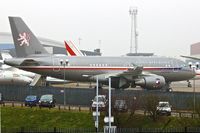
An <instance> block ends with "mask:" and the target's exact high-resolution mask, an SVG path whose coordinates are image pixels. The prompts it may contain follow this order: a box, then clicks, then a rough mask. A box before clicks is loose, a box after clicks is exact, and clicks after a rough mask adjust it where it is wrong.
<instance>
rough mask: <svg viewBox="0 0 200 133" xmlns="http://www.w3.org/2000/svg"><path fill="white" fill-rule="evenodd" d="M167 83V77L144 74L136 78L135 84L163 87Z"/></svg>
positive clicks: (146, 86)
mask: <svg viewBox="0 0 200 133" xmlns="http://www.w3.org/2000/svg"><path fill="white" fill-rule="evenodd" d="M165 84H166V83H165V78H164V77H162V76H158V75H151V76H144V77H142V78H139V79H136V80H135V85H138V86H141V87H143V88H146V89H161V88H162V87H164V86H165Z"/></svg>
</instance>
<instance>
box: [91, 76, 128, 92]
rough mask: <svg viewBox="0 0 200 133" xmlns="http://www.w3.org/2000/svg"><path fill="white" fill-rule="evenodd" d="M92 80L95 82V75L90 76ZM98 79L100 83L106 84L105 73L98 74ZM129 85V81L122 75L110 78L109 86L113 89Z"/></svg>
mask: <svg viewBox="0 0 200 133" xmlns="http://www.w3.org/2000/svg"><path fill="white" fill-rule="evenodd" d="M90 79H91V80H92V81H94V82H96V80H97V77H96V76H95V77H92V78H90ZM98 80H99V82H100V83H102V84H105V85H108V84H109V82H108V78H107V77H106V76H105V75H99V76H98ZM129 86H130V82H129V81H128V80H127V79H125V78H122V77H112V78H111V87H112V88H115V89H125V88H128V87H129Z"/></svg>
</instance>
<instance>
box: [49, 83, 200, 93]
mask: <svg viewBox="0 0 200 133" xmlns="http://www.w3.org/2000/svg"><path fill="white" fill-rule="evenodd" d="M190 82H191V85H192V86H191V87H188V82H187V81H180V82H173V83H172V84H171V87H172V89H173V91H174V92H200V80H195V81H193V80H191V81H190ZM95 85H96V84H95V83H91V84H90V83H69V84H66V85H63V84H56V85H52V86H54V87H66V88H83V89H84V88H85V89H88V88H91V89H94V88H95ZM103 88H104V89H107V88H108V86H103ZM127 89H128V90H142V88H141V87H136V88H127Z"/></svg>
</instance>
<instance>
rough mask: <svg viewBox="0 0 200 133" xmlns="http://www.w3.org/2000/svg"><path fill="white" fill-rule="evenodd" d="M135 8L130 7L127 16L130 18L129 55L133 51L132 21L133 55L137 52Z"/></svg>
mask: <svg viewBox="0 0 200 133" xmlns="http://www.w3.org/2000/svg"><path fill="white" fill-rule="evenodd" d="M137 12H138V10H137V8H136V7H134V8H133V7H130V9H129V14H130V16H131V41H130V53H132V50H133V21H134V34H135V53H137V50H138V32H137Z"/></svg>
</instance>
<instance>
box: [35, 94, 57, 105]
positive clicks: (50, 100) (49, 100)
mask: <svg viewBox="0 0 200 133" xmlns="http://www.w3.org/2000/svg"><path fill="white" fill-rule="evenodd" d="M38 103H39V107H40V108H41V107H49V108H53V107H55V104H56V100H55V98H54V96H53V95H51V94H47V95H42V96H41V98H40V100H39V102H38Z"/></svg>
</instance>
